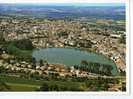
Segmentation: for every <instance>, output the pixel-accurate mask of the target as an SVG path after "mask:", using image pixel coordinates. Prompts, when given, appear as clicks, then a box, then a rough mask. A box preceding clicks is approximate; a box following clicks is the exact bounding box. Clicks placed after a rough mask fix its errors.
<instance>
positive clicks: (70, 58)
mask: <svg viewBox="0 0 133 99" xmlns="http://www.w3.org/2000/svg"><path fill="white" fill-rule="evenodd" d="M32 57H35V58H36V60H37V61H39V60H40V59H43V60H47V61H48V62H49V63H56V64H57V63H59V64H64V65H66V66H73V65H79V64H80V63H81V61H82V60H86V61H88V62H89V61H90V62H97V63H101V64H108V65H111V66H113V70H112V73H113V74H116V73H117V68H116V65H115V63H114V62H113V61H111V60H110V59H108V58H107V57H105V56H104V55H101V54H96V53H93V52H88V51H83V50H80V49H75V48H44V49H37V50H34V51H33V54H32Z"/></svg>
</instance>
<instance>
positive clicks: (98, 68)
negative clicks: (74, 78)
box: [74, 60, 113, 76]
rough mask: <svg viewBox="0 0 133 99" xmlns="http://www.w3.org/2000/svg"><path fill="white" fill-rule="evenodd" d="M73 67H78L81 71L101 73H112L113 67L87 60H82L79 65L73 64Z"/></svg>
mask: <svg viewBox="0 0 133 99" xmlns="http://www.w3.org/2000/svg"><path fill="white" fill-rule="evenodd" d="M74 68H75V69H80V70H83V71H87V72H91V73H96V74H101V75H108V76H110V75H112V72H111V71H112V69H113V67H112V66H111V65H108V64H101V63H96V62H87V61H86V60H82V61H81V63H80V65H75V66H74Z"/></svg>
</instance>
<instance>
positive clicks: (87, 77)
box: [0, 3, 127, 92]
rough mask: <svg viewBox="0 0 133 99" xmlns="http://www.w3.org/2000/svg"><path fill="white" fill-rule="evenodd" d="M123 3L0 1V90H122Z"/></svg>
mask: <svg viewBox="0 0 133 99" xmlns="http://www.w3.org/2000/svg"><path fill="white" fill-rule="evenodd" d="M126 83H127V82H126V11H125V4H102V3H101V4H84V3H83V4H78V3H77V4H71V3H68V4H64V3H62V4H7V3H0V91H2V92H4V91H6V92H15V91H19V92H31V91H35V92H41V91H43V92H47V91H58V92H60V91H63V92H66V91H69V92H101V91H102V92H103V91H105V92H126V90H127V88H126Z"/></svg>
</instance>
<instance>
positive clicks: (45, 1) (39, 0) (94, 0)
mask: <svg viewBox="0 0 133 99" xmlns="http://www.w3.org/2000/svg"><path fill="white" fill-rule="evenodd" d="M125 1H126V0H0V3H43V4H48V3H125Z"/></svg>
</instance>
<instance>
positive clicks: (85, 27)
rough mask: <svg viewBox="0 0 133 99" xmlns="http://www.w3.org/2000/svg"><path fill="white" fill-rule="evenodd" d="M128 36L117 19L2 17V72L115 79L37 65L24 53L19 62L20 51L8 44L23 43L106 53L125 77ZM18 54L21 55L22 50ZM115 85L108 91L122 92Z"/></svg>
mask: <svg viewBox="0 0 133 99" xmlns="http://www.w3.org/2000/svg"><path fill="white" fill-rule="evenodd" d="M110 27H112V28H110ZM125 35H126V33H125V23H123V22H121V21H115V20H105V19H103V20H102V19H97V20H95V21H89V22H84V21H80V20H79V21H77V20H56V19H55V20H54V19H41V18H25V17H24V18H21V17H10V16H6V17H5V16H0V73H1V72H3V71H4V72H5V73H6V72H7V74H8V73H9V74H10V73H24V74H30V75H32V74H37V75H39V77H40V76H41V77H45V76H49V75H56V77H70V78H71V77H78V78H84V77H86V78H88V79H89V78H92V79H93V78H98V77H99V76H100V77H102V78H113V77H112V75H106V73H105V72H104V73H103V75H101V74H100V73H95V72H88V71H86V69H79V68H76V67H74V66H71V67H66V66H65V65H64V64H52V63H49V62H48V61H47V60H40V61H39V62H36V60H35V59H34V58H32V57H31V56H30V58H28V59H29V60H28V59H27V58H25V56H24V54H22V57H24V58H22V57H19V55H18V57H19V58H20V59H19V58H18V57H16V56H17V55H16V53H17V51H15V50H13V51H14V52H16V53H15V54H14V52H13V51H10V50H9V49H10V46H8V45H14V42H17V43H16V45H15V46H17V47H18V48H20V49H21V48H22V46H23V43H26V41H27V42H31V45H32V47H33V49H34V48H36V49H40V48H80V49H82V50H86V51H88V52H94V53H98V54H102V55H104V56H105V57H107V58H109V59H110V60H112V61H113V62H114V63H115V64H116V66H117V69H118V71H119V72H120V73H121V72H122V73H124V75H125V72H126V59H125V56H126V41H125ZM28 40H29V41H28ZM19 41H20V42H19ZM10 42H13V44H8V43H10ZM5 45H7V46H8V47H7V46H5ZM19 46H20V47H19ZM28 47H29V45H28ZM26 48H27V46H26ZM22 50H23V49H22ZM24 50H25V49H24ZM26 50H27V49H26ZM23 52H24V51H23ZM18 53H21V51H20V52H18ZM81 63H82V64H83V65H85V64H88V63H86V61H82V62H81ZM94 64H95V63H94ZM106 72H107V71H106ZM108 73H110V72H108ZM18 76H19V75H18ZM124 83H125V79H124ZM113 86H114V87H113V88H114V89H113V88H111V87H109V88H108V89H106V90H110V91H119V90H120V89H121V86H119V84H118V83H117V84H114V85H113ZM116 86H117V87H116ZM118 86H119V87H118Z"/></svg>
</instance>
